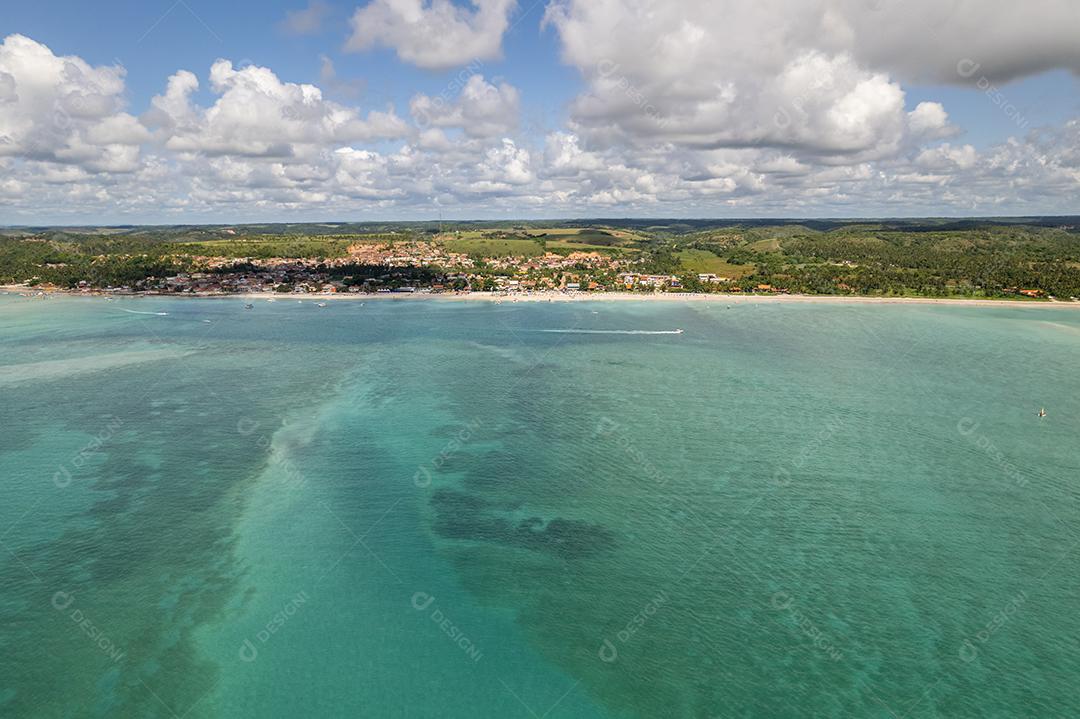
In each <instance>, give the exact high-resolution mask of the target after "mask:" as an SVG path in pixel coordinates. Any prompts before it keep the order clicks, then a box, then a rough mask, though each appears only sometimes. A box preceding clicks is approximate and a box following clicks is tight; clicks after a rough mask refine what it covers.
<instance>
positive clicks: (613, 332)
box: [526, 330, 683, 335]
mask: <svg viewBox="0 0 1080 719" xmlns="http://www.w3.org/2000/svg"><path fill="white" fill-rule="evenodd" d="M526 332H546V333H548V334H558V335H681V334H682V333H683V331H682V330H526Z"/></svg>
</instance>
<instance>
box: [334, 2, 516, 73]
mask: <svg viewBox="0 0 1080 719" xmlns="http://www.w3.org/2000/svg"><path fill="white" fill-rule="evenodd" d="M471 4H472V6H473V9H471V10H470V9H468V8H465V7H462V6H459V5H455V4H454V3H453V2H451V1H450V0H371V2H370V3H368V4H367V5H365V6H364V7H361V8H359V9H358V10H357V11H356V13H355V14H354V15H353V17H352V35H351V36H350V37H349V40H348V42H347V44H346V46H345V48H346V50H350V51H354V52H360V51H363V50H370V49H372V48H375V47H388V48H392V49H394V50H395V51H396V52H397V55H398V57H399V58H400V59H401V60H403V61H405V62H408V63H411V64H413V65H416V66H418V67H422V68H426V69H430V70H445V69H449V68H452V67H460V66H462V65H466V64H468V63H469V62H471V61H473V60H491V59H495V58H497V57H499V56H500V55H501V53H502V37H503V34H504V33H505V32H506V30H507V28H508V27H509V24H510V12H511V10H513V9H514V7H515V0H471Z"/></svg>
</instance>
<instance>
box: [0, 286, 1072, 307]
mask: <svg viewBox="0 0 1080 719" xmlns="http://www.w3.org/2000/svg"><path fill="white" fill-rule="evenodd" d="M0 291H6V292H9V293H15V294H20V293H29V292H34V293H35V294H36V292H38V291H40V290H30V289H28V288H26V287H11V286H0ZM45 294H46V295H49V296H64V297H103V296H106V295H105V294H104V293H81V292H61V291H54V292H47V293H45ZM109 296H112V297H116V298H117V299H125V298H131V299H138V298H141V297H160V298H168V299H236V300H238V299H246V300H269V299H274V300H277V301H278V302H293V303H295V302H297V301H298V300H299V301H302V302H327V301H329V302H334V301H340V300H344V301H357V300H359V301H361V302H363V301H370V300H413V301H415V300H440V301H451V302H452V301H481V302H502V303H515V302H721V303H724V304H729V305H735V304H753V303H760V302H764V303H830V304H851V305H947V306H950V307H1029V308H1030V307H1034V308H1042V309H1048V308H1058V309H1080V302H1060V301H1045V300H986V299H964V298H948V299H944V298H939V297H865V296H861V295H848V296H838V295H756V294H755V295H751V294H693V293H677V292H661V293H643V292H642V293H637V292H579V293H576V294H569V293H563V292H534V293H532V294H528V295H526V294H516V295H502V294H493V293H489V292H464V293H458V294H452V293H444V294H432V293H424V292H411V293H410V292H400V293H383V294H363V293H356V294H354V293H351V292H350V293H338V294H331V295H320V294H291V293H289V294H282V293H277V292H249V293H244V294H229V295H221V294H216V295H195V294H175V295H146V294H143V295H109Z"/></svg>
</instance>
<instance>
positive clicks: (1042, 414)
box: [1039, 407, 1046, 419]
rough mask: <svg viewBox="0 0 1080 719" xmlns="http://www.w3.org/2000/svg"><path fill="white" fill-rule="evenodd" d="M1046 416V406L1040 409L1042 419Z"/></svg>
mask: <svg viewBox="0 0 1080 719" xmlns="http://www.w3.org/2000/svg"><path fill="white" fill-rule="evenodd" d="M1045 416H1046V408H1045V407H1043V408H1042V409H1040V410H1039V418H1040V419H1042V418H1043V417H1045Z"/></svg>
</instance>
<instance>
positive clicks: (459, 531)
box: [0, 297, 1080, 719]
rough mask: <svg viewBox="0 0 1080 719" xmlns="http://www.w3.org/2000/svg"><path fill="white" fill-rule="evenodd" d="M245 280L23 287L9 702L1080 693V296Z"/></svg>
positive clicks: (398, 706)
mask: <svg viewBox="0 0 1080 719" xmlns="http://www.w3.org/2000/svg"><path fill="white" fill-rule="evenodd" d="M243 305H244V301H243V300H235V299H228V300H170V299H139V300H125V301H117V302H104V301H101V300H93V299H77V298H63V299H51V300H29V299H24V298H16V297H0V343H2V348H3V354H2V355H0V397H2V398H3V407H4V412H5V414H4V417H5V422H4V431H3V432H2V433H0V477H3V480H4V482H5V489H6V492H5V495H4V499H5V501H4V502H2V503H0V649H2V650H3V651H2V652H0V716H4V717H9V716H10V717H105V716H110V717H111V716H123V717H174V716H182V717H192V718H200V717H204V718H210V717H297V716H312V717H323V716H364V717H451V718H453V717H545V719H546V718H552V719H557V718H558V717H773V716H854V717H889V716H898V717H899V716H908V717H913V718H916V717H987V716H990V717H1016V716H1076V715H1078V714H1080V692H1078V691H1077V690H1076V688H1075V687H1076V685H1077V681H1076V680H1077V678H1078V677H1080V659H1078V653H1077V649H1078V647H1077V645H1076V642H1077V639H1076V637H1077V630H1078V629H1080V626H1078V620H1077V619H1076V611H1075V610H1076V609H1077V604H1078V602H1080V600H1078V599H1077V597H1078V592H1077V590H1078V587H1077V584H1078V582H1080V580H1078V579H1077V577H1078V576H1080V572H1078V571H1077V570H1078V569H1080V566H1078V565H1080V560H1078V556H1080V551H1078V547H1077V540H1078V539H1080V526H1078V522H1077V512H1078V509H1080V505H1078V492H1077V478H1078V476H1080V472H1078V469H1080V447H1078V444H1077V442H1076V439H1075V438H1076V436H1077V429H1078V428H1080V422H1078V418H1080V400H1078V390H1080V378H1078V376H1077V373H1076V371H1075V370H1076V366H1077V358H1078V351H1080V332H1078V331H1080V313H1073V312H1068V311H1060V310H1057V311H1056V310H1052V309H1041V308H1002V309H997V308H963V307H942V306H897V305H879V306H851V305H830V304H827V303H826V304H812V305H811V304H806V305H802V304H800V305H790V304H789V305H770V304H764V303H759V304H751V305H736V306H734V307H733V308H731V309H728V308H726V307H725V306H724V305H720V304H717V305H713V304H711V303H692V304H690V303H688V304H677V303H668V302H664V303H650V302H647V301H645V302H640V303H635V302H619V303H584V302H583V303H552V304H516V305H513V306H507V305H493V304H488V303H458V302H438V301H425V302H417V301H392V300H386V301H380V302H368V303H365V304H364V305H363V306H361V305H360V304H359V303H353V302H339V303H331V304H330V306H328V307H326V308H318V307H316V306H314V304H312V303H303V304H297V303H284V302H281V303H274V304H269V303H264V302H260V303H257V304H256V306H255V309H254V310H251V311H245V310H244V309H243ZM159 313H166V314H159ZM207 320H209V322H208V321H207ZM677 329H682V330H683V333H682V334H677V333H675V331H676V330H677ZM1043 406H1045V407H1046V408H1047V411H1048V417H1047V418H1045V419H1043V420H1040V419H1039V418H1038V417H1036V412H1037V410H1038V409H1039V408H1040V407H1043Z"/></svg>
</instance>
